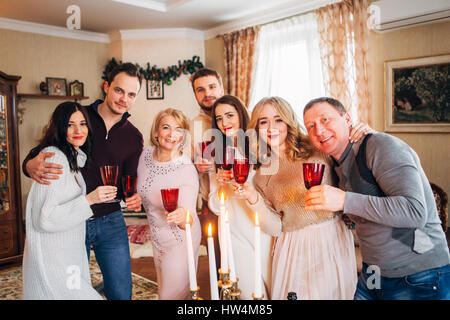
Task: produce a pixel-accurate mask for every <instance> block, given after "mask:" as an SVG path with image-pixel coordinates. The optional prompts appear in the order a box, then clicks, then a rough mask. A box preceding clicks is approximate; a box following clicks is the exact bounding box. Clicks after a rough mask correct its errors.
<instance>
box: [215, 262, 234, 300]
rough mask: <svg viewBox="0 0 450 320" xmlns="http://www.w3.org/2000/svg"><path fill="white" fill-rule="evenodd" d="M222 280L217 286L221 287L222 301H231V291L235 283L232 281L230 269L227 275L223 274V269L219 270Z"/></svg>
mask: <svg viewBox="0 0 450 320" xmlns="http://www.w3.org/2000/svg"><path fill="white" fill-rule="evenodd" d="M219 274H220V280H219V281H217V285H218V286H219V287H220V297H219V299H220V300H231V291H232V289H231V288H232V287H233V282H231V281H230V269H228V270H227V272H226V273H222V269H219Z"/></svg>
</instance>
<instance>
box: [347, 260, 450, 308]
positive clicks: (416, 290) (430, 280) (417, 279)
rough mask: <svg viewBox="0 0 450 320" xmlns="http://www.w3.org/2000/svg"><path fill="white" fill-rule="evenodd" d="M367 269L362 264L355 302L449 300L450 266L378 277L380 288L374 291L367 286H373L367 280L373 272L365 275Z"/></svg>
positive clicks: (365, 265)
mask: <svg viewBox="0 0 450 320" xmlns="http://www.w3.org/2000/svg"><path fill="white" fill-rule="evenodd" d="M367 267H368V265H367V264H365V263H363V268H362V272H361V276H360V277H359V280H358V285H357V287H356V293H355V297H354V299H355V300H450V265H446V266H444V267H440V268H434V269H429V270H425V271H422V272H418V273H415V274H411V275H408V276H405V277H400V278H386V277H383V276H380V288H374V289H369V288H368V286H367V284H368V282H369V283H371V284H373V282H372V281H371V280H370V279H369V277H371V276H372V277H373V272H369V274H367ZM368 279H369V281H367V280H368ZM371 279H373V278H371Z"/></svg>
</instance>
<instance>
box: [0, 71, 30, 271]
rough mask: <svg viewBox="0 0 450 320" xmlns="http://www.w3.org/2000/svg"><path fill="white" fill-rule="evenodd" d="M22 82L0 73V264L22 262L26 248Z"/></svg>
mask: <svg viewBox="0 0 450 320" xmlns="http://www.w3.org/2000/svg"><path fill="white" fill-rule="evenodd" d="M19 79H20V77H19V76H10V75H7V74H5V73H3V72H1V71H0V264H2V263H7V262H14V261H21V260H22V253H23V245H24V231H23V220H22V219H23V218H22V200H21V188H20V164H19V134H18V122H17V82H18V81H19Z"/></svg>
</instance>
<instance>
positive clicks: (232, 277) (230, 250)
mask: <svg viewBox="0 0 450 320" xmlns="http://www.w3.org/2000/svg"><path fill="white" fill-rule="evenodd" d="M225 234H226V238H227V248H228V252H227V253H228V263H229V267H230V280H231V281H233V282H236V270H235V269H234V257H233V246H232V245H231V234H230V220H229V214H228V210H225Z"/></svg>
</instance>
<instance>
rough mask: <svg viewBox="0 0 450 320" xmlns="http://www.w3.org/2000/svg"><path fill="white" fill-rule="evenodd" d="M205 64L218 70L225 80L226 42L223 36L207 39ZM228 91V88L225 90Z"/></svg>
mask: <svg viewBox="0 0 450 320" xmlns="http://www.w3.org/2000/svg"><path fill="white" fill-rule="evenodd" d="M205 55H206V57H205V66H206V67H207V68H210V69H213V70H216V71H217V72H219V74H220V75H221V76H222V79H223V80H225V79H224V78H225V64H224V63H225V60H224V43H223V39H222V38H221V37H215V38H212V39H208V40H206V41H205ZM225 92H226V90H225Z"/></svg>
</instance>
